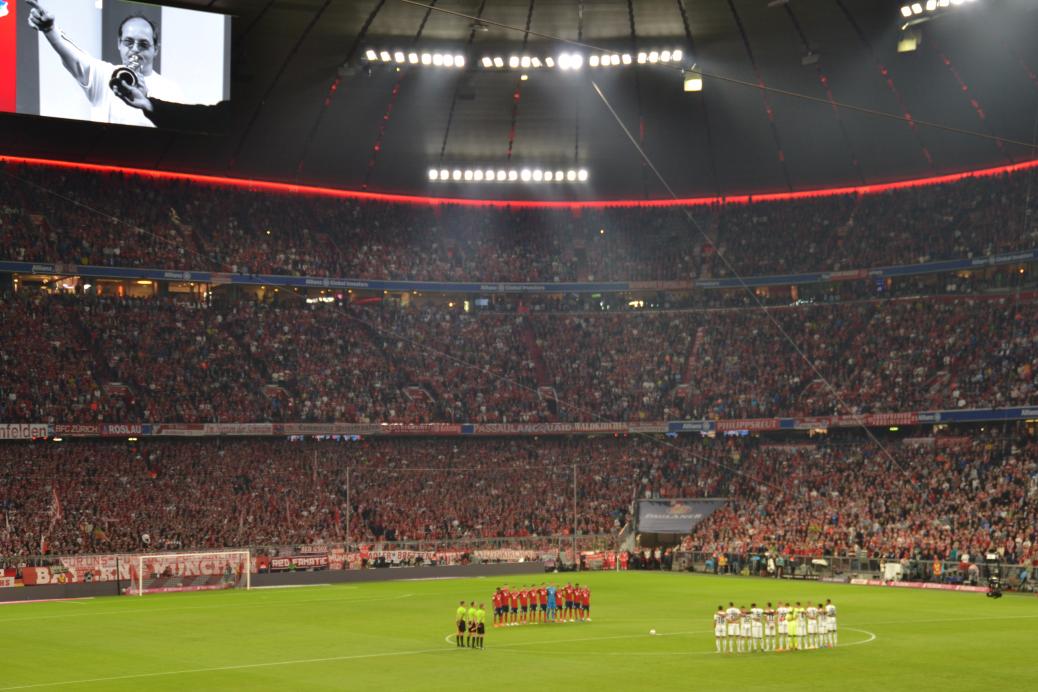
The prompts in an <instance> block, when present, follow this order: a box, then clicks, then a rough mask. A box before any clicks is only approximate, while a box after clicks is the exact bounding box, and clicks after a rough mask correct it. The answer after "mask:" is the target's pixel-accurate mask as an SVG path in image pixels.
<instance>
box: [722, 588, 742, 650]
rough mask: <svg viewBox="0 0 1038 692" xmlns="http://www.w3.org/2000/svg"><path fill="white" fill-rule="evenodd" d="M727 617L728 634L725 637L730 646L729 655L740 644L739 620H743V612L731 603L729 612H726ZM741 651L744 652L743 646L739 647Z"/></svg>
mask: <svg viewBox="0 0 1038 692" xmlns="http://www.w3.org/2000/svg"><path fill="white" fill-rule="evenodd" d="M724 615H725V621H726V622H725V626H726V627H727V630H728V634H727V636H726V637H725V640H726V643H727V644H728V653H733V652H734V651H735V647H736V645H737V644H739V620H740V619H741V618H742V611H740V610H739V609H738V608H736V607H735V604H734V603H732V602H731V601H729V602H728V610H726V611H724ZM739 650H740V651H741V650H742V646H741V645H740V646H739Z"/></svg>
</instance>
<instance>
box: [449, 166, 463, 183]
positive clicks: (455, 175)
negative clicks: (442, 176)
mask: <svg viewBox="0 0 1038 692" xmlns="http://www.w3.org/2000/svg"><path fill="white" fill-rule="evenodd" d="M451 178H453V179H454V180H461V171H460V170H459V169H457V168H455V169H454V172H453V173H451Z"/></svg>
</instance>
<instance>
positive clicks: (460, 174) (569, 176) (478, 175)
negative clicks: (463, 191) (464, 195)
mask: <svg viewBox="0 0 1038 692" xmlns="http://www.w3.org/2000/svg"><path fill="white" fill-rule="evenodd" d="M589 177H590V175H589V173H588V170H587V169H586V168H581V169H579V170H570V171H566V172H563V171H557V172H555V173H552V172H551V171H545V170H543V169H541V168H528V167H527V168H503V169H500V170H498V171H494V169H483V168H455V169H451V170H448V169H445V168H443V169H436V168H430V169H429V171H428V178H429V181H430V182H435V183H451V182H459V181H464V182H470V183H471V182H488V183H493V182H498V183H503V182H517V181H518V182H523V183H550V182H556V183H565V182H570V183H573V182H581V183H585V182H587V181H588V178H589Z"/></svg>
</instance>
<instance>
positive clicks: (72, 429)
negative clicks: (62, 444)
mask: <svg viewBox="0 0 1038 692" xmlns="http://www.w3.org/2000/svg"><path fill="white" fill-rule="evenodd" d="M51 428H52V429H53V430H54V434H55V435H56V436H58V437H61V436H63V435H64V436H66V437H78V436H83V437H97V436H98V435H100V434H101V426H100V425H97V424H96V423H55V424H54V425H53V426H51Z"/></svg>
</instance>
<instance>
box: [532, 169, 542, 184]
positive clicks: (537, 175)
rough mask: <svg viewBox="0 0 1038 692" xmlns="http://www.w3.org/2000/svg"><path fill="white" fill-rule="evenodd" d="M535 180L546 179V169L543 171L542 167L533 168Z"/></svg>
mask: <svg viewBox="0 0 1038 692" xmlns="http://www.w3.org/2000/svg"><path fill="white" fill-rule="evenodd" d="M533 180H534V182H537V183H539V182H541V181H542V180H544V171H542V170H541V169H540V168H535V169H533Z"/></svg>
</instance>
